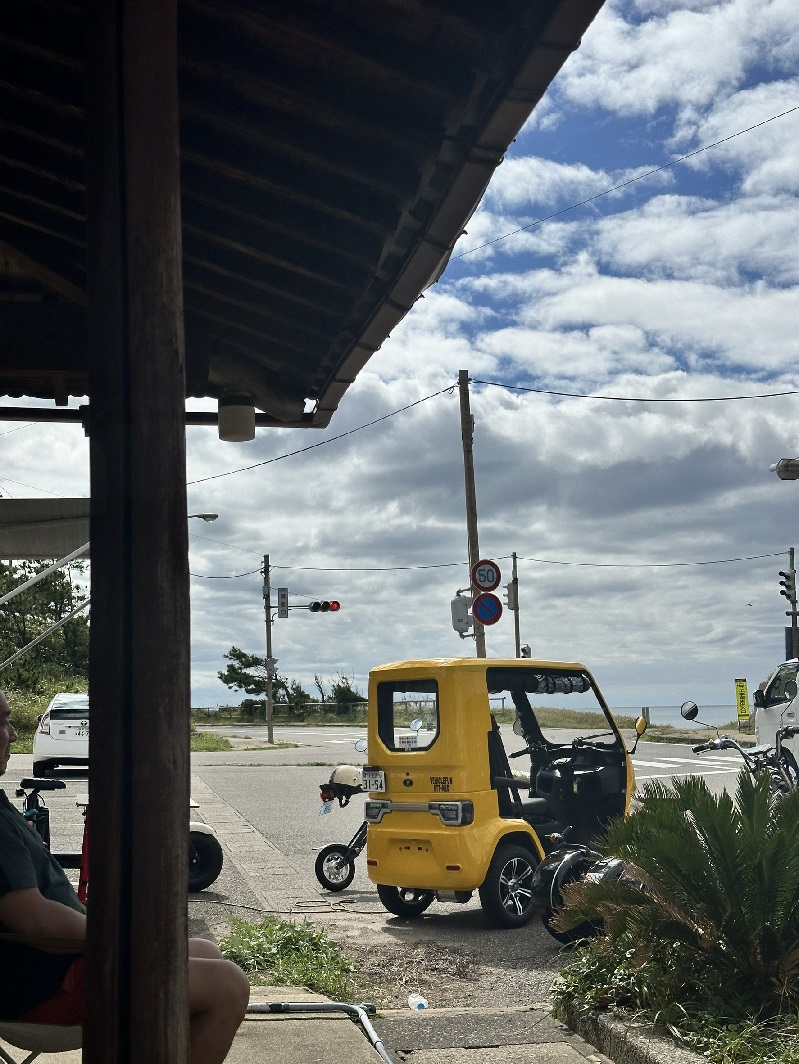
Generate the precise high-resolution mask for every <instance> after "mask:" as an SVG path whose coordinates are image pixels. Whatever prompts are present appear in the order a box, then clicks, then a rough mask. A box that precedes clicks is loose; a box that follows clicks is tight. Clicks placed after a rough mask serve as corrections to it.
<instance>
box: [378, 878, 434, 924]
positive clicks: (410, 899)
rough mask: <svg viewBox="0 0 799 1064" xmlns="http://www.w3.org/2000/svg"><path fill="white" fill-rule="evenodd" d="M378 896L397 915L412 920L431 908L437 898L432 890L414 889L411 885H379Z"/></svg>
mask: <svg viewBox="0 0 799 1064" xmlns="http://www.w3.org/2000/svg"><path fill="white" fill-rule="evenodd" d="M377 896H378V898H380V901H381V902H382V903H383V906H384V907H385V908H386V909H388V911H389V912H390V913H393V914H394V915H395V916H401V917H403V919H405V920H412V919H413V918H414V917H415V916H421V915H422V913H423V912H424V911H425V910H426V909H429V908H430V906H431V905H432V904H433V901H434V899H435V894H434V893H433V891H432V890H413V889H411V888H410V887H386V886H384V885H383V884H382V883H378V885H377Z"/></svg>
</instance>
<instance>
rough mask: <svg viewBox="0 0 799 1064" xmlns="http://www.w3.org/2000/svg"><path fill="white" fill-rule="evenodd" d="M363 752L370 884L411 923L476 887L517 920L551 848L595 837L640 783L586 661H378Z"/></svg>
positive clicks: (503, 921)
mask: <svg viewBox="0 0 799 1064" xmlns="http://www.w3.org/2000/svg"><path fill="white" fill-rule="evenodd" d="M498 718H499V720H502V721H504V722H505V723H506V728H505V735H504V736H503V735H502V734H501V732H500V727H499V723H498ZM511 723H512V731H511ZM506 743H507V744H508V747H509V750H510V752H508V750H506ZM517 747H521V749H517ZM518 757H523V758H524V762H523V767H524V771H523V772H515V773H514V772H513V771H512V770H511V764H510V762H511V761H512V760H513V759H515V758H518ZM367 758H368V761H369V764H368V765H367V766H366V767H365V768H364V772H363V779H364V790H366V791H368V792H369V799H368V801H367V803H366V820H367V823H368V841H367V866H368V871H369V878H370V879H371V880H372V882H374V883H376V884H377V891H378V894H379V896H380V900H381V902H382V903H383V905H384V906H385V907H386V909H387V910H388V911H389V912H391V913H393V914H395V915H397V916H401V917H406V918H411V917H415V916H419V915H421V914H422V913H423V912H425V910H426V909H427V908H428V907H429V906H430V905H431V903H432V902H433V901H434V900H435V899H438V900H439V901H456V902H466V901H468V900H469V899H470V897H471V896H472V893H473V891H475V890H478V891H479V893H480V902H481V905H482V907H483V910H484V912H485V914H486V916H487V917H488V919H489V920H490V921H491V922H492V923H493V924H494V925H496V926H498V927H519V926H521V925H522V924H524V923H526V922H527V921H528V920H529V919H530V917H531V916H532V915H533V913H534V912H535V911H536V910H535V908H534V904H533V899H532V895H531V889H530V888H531V881H532V877H533V874H534V872H535V869H536V868H537V866H538V864H539V862H540V861H541V860H542V859H543V858H544V855H545V853H547V852H549V851H550V850H551V849H552V848H553V847H555V846H557V845H558V844H559V843H561V842H562V841H563V839H564V838H566V837H568V839H569V842H570V843H571V842H574V843H588V842H590V841H592V840H594V839H596V837H597V836H599V835H600V834H601V833H602V831H603V829H604V828H605V827H606V825H607V824H608V822H609V821H610V820H612V819H613V818H614V817H617V816H622V815H623V814H624V813H626V811H627V809H628V807H629V803H630V797H631V795H632V792H633V790H634V786H635V783H634V776H633V769H632V764H631V761H630V758H629V755H628V753H627V749H626V747H625V744H624V740H623V739H622V736H621V733H620V732H619V729H618V727H617V725H616V722H615V721H614V719H613V716H612V715H611V712H610V710H609V709H608V706H607V704H606V702H605V700H604V698H603V697H602V694H601V692H600V690H599V688H598V686H597V684H596V682H595V680H594V678H593V677H592V675H591V673H590V672H589V671H588V669H586V668H585V666H584V665H581V664H579V663H577V662H556V661H533V660H530V659H524V658H522V659H518V658H509V659H492V658H445V659H431V660H425V661H403V662H397V663H394V664H391V665H381V666H380V667H379V668H376V669H373V670H372V672H371V674H370V677H369V711H368V752H367ZM520 767H522V763H520Z"/></svg>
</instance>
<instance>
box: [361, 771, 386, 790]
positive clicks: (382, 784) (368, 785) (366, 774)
mask: <svg viewBox="0 0 799 1064" xmlns="http://www.w3.org/2000/svg"><path fill="white" fill-rule="evenodd" d="M363 789H364V790H365V791H370V792H372V791H384V790H385V789H386V774H385V772H384V771H383V770H382V768H365V769H364V770H363Z"/></svg>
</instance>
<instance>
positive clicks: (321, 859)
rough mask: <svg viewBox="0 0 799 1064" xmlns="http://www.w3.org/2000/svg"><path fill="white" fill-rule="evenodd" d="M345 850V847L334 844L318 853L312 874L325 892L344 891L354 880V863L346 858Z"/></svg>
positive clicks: (346, 848) (338, 843)
mask: <svg viewBox="0 0 799 1064" xmlns="http://www.w3.org/2000/svg"><path fill="white" fill-rule="evenodd" d="M347 850H348V847H347V846H342V844H341V843H340V842H334V843H332V844H331V845H330V846H325V847H324V849H322V850H320V851H319V855H318V857H317V858H316V864H315V866H314V872H316V878H317V879H318V880H319V882H320V883H321V884H322V886H323V887H324V888H325V890H331V891H333V892H334V893H336V892H337V891H339V890H344V889H345V888H346V887H348V886H349V885H350V883H352V881H353V879H354V878H355V861H354V860H353V859H352V858H351V857H350V858H349V859H348V858H347V856H346V854H347Z"/></svg>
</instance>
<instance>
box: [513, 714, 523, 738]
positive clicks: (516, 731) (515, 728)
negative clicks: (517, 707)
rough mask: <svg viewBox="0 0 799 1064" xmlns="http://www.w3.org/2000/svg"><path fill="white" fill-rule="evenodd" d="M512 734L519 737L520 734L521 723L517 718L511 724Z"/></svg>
mask: <svg viewBox="0 0 799 1064" xmlns="http://www.w3.org/2000/svg"><path fill="white" fill-rule="evenodd" d="M513 734H514V735H521V734H522V722H521V721H520V720H519V718H518V717H517V718H516V720H515V721H514V722H513Z"/></svg>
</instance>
